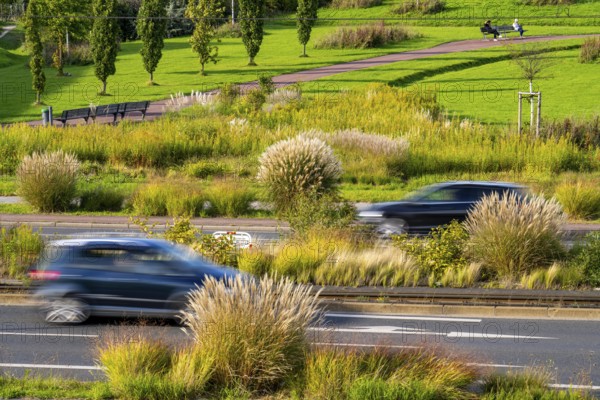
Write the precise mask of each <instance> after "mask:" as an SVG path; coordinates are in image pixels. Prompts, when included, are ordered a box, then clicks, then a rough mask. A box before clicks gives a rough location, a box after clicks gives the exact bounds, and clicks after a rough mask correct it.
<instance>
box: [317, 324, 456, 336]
mask: <svg viewBox="0 0 600 400" xmlns="http://www.w3.org/2000/svg"><path fill="white" fill-rule="evenodd" d="M309 329H310V330H312V331H323V332H351V333H396V334H399V333H401V334H403V335H429V336H431V335H437V336H445V334H443V333H435V332H428V331H422V330H413V329H410V328H409V329H406V328H402V327H399V326H360V327H356V328H309Z"/></svg>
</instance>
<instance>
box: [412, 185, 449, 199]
mask: <svg viewBox="0 0 600 400" xmlns="http://www.w3.org/2000/svg"><path fill="white" fill-rule="evenodd" d="M439 188H440V185H429V186H425V187H423V188H421V189H418V190H415V191H414V192H410V193H409V194H408V195H407V196H406V197H404V200H407V201H419V200H422V199H424V198H426V197H428V196H429V195H430V194H431V193H433V192H435V191H437V190H438V189H439Z"/></svg>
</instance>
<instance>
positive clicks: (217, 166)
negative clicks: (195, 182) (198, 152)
mask: <svg viewBox="0 0 600 400" xmlns="http://www.w3.org/2000/svg"><path fill="white" fill-rule="evenodd" d="M184 170H185V173H186V175H188V176H190V177H193V178H199V179H206V178H209V177H211V176H221V175H224V174H225V173H226V172H227V170H228V169H227V166H226V165H224V164H222V163H220V162H218V161H197V162H194V163H189V164H186V165H185V166H184Z"/></svg>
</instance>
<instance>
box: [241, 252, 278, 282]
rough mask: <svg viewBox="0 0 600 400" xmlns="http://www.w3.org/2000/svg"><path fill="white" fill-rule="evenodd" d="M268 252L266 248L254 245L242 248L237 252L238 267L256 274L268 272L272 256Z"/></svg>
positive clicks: (260, 274) (261, 274)
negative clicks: (262, 248)
mask: <svg viewBox="0 0 600 400" xmlns="http://www.w3.org/2000/svg"><path fill="white" fill-rule="evenodd" d="M268 252H269V250H268V249H264V250H261V249H260V247H256V246H253V247H251V248H249V249H242V250H241V251H240V252H239V254H238V268H239V269H240V271H244V272H248V273H250V274H253V275H256V276H263V275H265V274H268V273H270V272H271V265H272V263H273V256H272V255H271V254H269V253H268Z"/></svg>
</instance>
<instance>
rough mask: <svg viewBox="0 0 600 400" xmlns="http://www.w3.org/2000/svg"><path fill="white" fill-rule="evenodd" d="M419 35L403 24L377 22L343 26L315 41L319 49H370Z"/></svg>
mask: <svg viewBox="0 0 600 400" xmlns="http://www.w3.org/2000/svg"><path fill="white" fill-rule="evenodd" d="M418 36H419V35H418V34H416V33H414V32H412V31H409V30H407V29H406V28H404V27H401V26H393V25H390V26H386V25H385V23H384V22H383V21H382V22H377V23H373V24H370V25H362V26H358V27H356V28H347V27H341V28H338V29H337V30H335V31H333V32H331V33H330V34H328V35H327V36H324V37H322V38H321V39H319V40H318V41H317V42H316V43H315V48H317V49H369V48H374V47H381V46H384V45H386V44H389V43H398V42H401V41H404V40H408V39H413V38H415V37H418Z"/></svg>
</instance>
